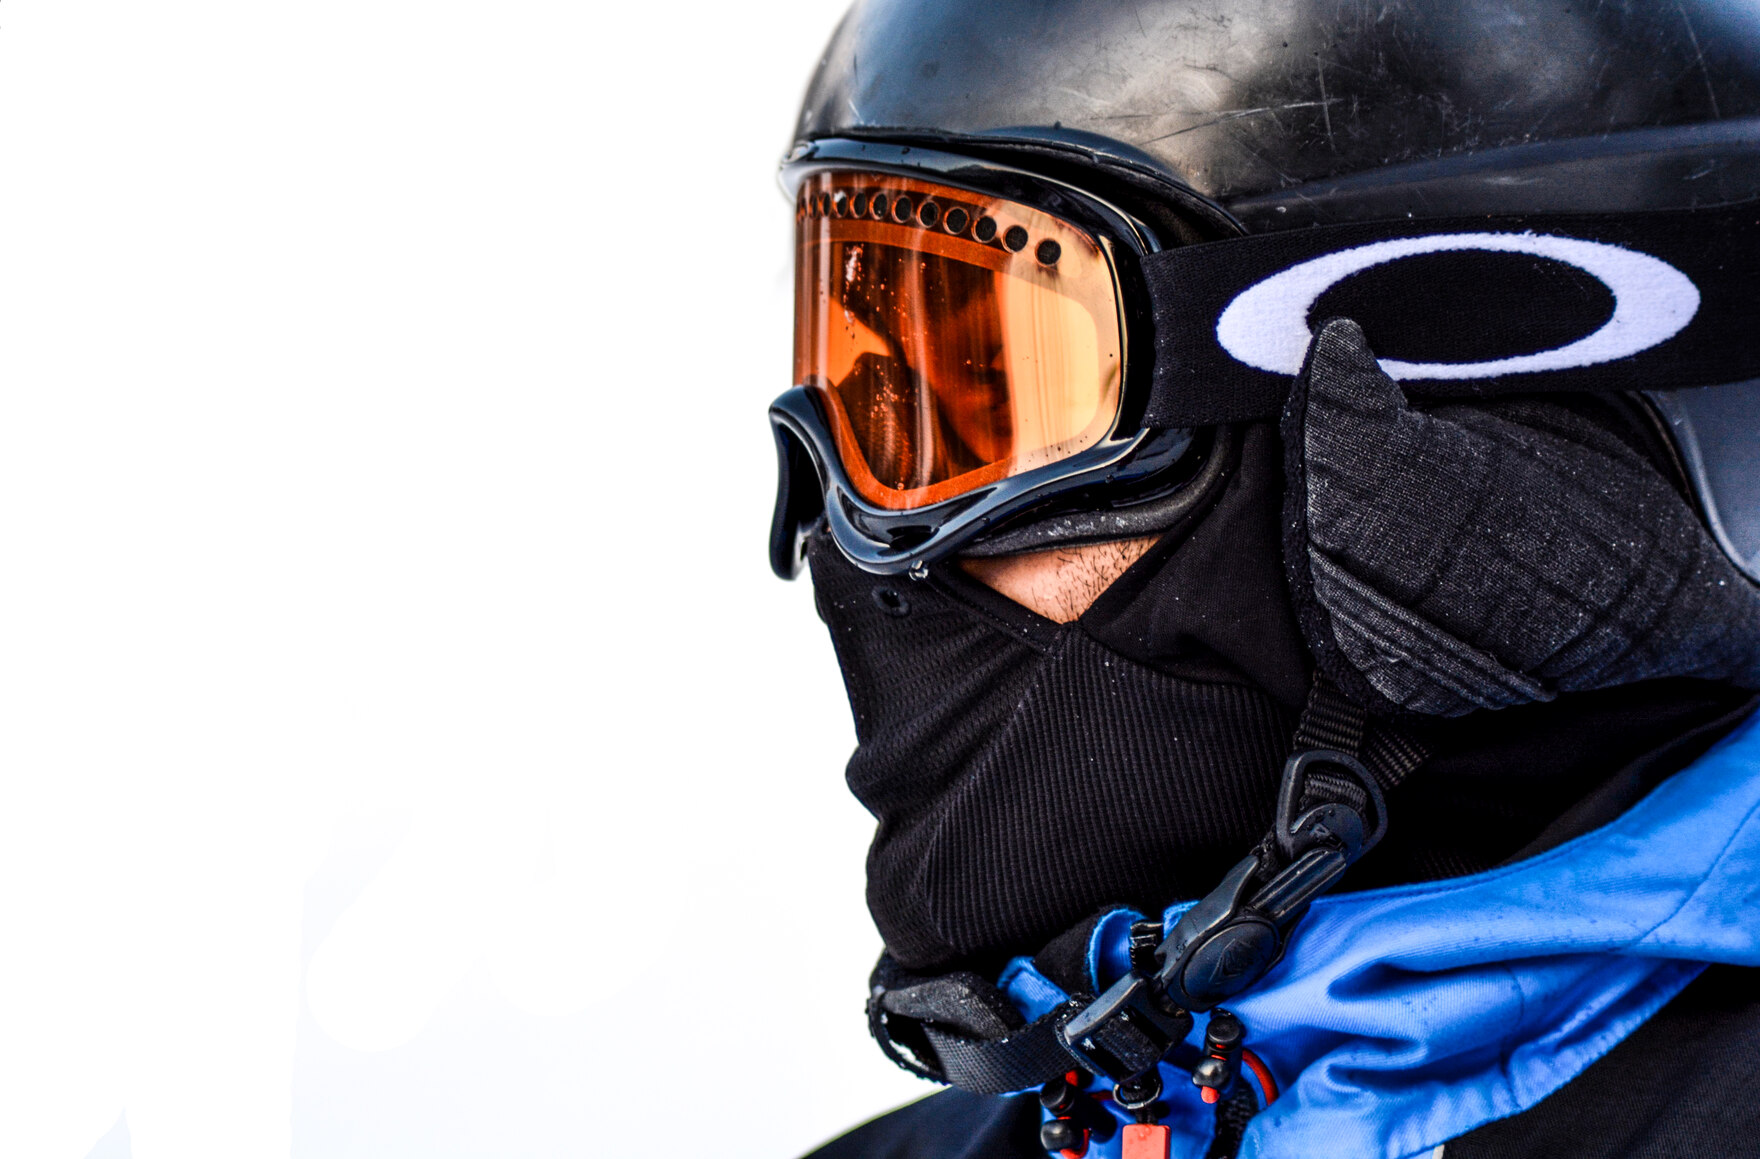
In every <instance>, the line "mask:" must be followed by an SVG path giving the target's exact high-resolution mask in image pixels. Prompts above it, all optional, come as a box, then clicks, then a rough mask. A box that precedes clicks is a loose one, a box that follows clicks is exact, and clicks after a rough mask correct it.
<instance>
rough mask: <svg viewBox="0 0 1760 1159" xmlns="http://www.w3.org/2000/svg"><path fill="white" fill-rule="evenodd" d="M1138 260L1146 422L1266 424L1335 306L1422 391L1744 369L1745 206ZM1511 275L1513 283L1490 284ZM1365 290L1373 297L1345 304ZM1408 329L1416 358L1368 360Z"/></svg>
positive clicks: (1310, 232)
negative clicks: (1147, 320)
mask: <svg viewBox="0 0 1760 1159" xmlns="http://www.w3.org/2000/svg"><path fill="white" fill-rule="evenodd" d="M1509 258H1515V259H1525V260H1522V261H1519V262H1518V264H1515V265H1512V264H1509V263H1508V262H1507V259H1509ZM1488 261H1489V262H1492V263H1498V264H1493V265H1488V264H1487V262H1488ZM1143 265H1144V274H1145V277H1146V280H1147V283H1148V288H1149V296H1150V304H1151V308H1152V311H1153V315H1154V326H1155V350H1154V357H1155V364H1154V377H1153V387H1152V391H1151V395H1150V399H1149V404H1148V409H1147V413H1146V416H1145V419H1144V425H1146V426H1150V427H1163V428H1165V427H1191V426H1207V425H1211V424H1215V423H1229V422H1246V421H1252V420H1256V419H1269V418H1274V417H1276V416H1277V415H1278V414H1279V413H1280V411H1281V410H1282V407H1283V400H1284V396H1285V394H1286V393H1287V392H1288V390H1289V385H1290V381H1291V379H1293V378H1294V377H1295V375H1296V374H1297V373H1298V372H1299V370H1300V368H1301V361H1302V355H1303V353H1304V352H1305V351H1306V349H1307V345H1308V342H1309V341H1310V340H1311V331H1312V330H1313V329H1314V328H1315V327H1316V326H1317V325H1318V324H1319V323H1320V322H1322V321H1324V320H1325V319H1326V318H1328V317H1332V316H1334V315H1343V316H1351V317H1354V318H1355V320H1356V321H1358V322H1359V323H1363V324H1364V326H1365V329H1366V330H1367V331H1368V338H1369V343H1370V345H1371V347H1372V348H1373V349H1375V350H1376V351H1377V353H1379V354H1381V356H1382V365H1383V368H1384V369H1386V370H1387V371H1388V373H1389V374H1390V375H1391V376H1392V377H1393V378H1395V379H1396V380H1398V381H1399V382H1400V385H1401V386H1402V387H1403V388H1404V389H1405V390H1406V391H1407V392H1408V393H1410V394H1412V395H1414V396H1416V397H1420V398H1487V397H1494V396H1498V395H1507V394H1532V393H1543V392H1551V391H1602V392H1608V391H1629V390H1669V389H1675V388H1680V387H1689V386H1707V385H1713V384H1724V383H1734V382H1740V381H1744V380H1747V379H1752V378H1760V342H1757V341H1755V324H1756V322H1757V321H1760V201H1750V202H1742V203H1740V204H1737V205H1728V206H1719V207H1714V208H1708V209H1687V210H1653V211H1647V212H1642V213H1621V214H1588V215H1564V214H1531V215H1523V216H1517V217H1509V216H1503V217H1497V216H1483V217H1471V218H1456V219H1439V220H1426V221H1422V222H1418V221H1414V222H1410V223H1399V222H1368V223H1360V224H1347V225H1334V226H1322V227H1317V228H1311V229H1298V230H1291V231H1288V232H1286V233H1269V234H1255V235H1253V236H1250V237H1241V238H1233V239H1230V240H1227V241H1219V242H1210V243H1206V244H1203V245H1194V246H1185V247H1180V248H1175V249H1169V250H1164V251H1162V252H1160V253H1157V254H1153V255H1151V256H1149V257H1148V258H1146V259H1145V260H1144V263H1143ZM1511 273H1513V274H1518V275H1523V276H1521V277H1520V279H1519V280H1511V281H1508V282H1504V281H1503V279H1502V278H1501V276H1500V275H1502V274H1511ZM1500 283H1502V284H1500ZM1549 287H1550V292H1548V288H1549ZM1537 290H1538V291H1539V292H1536V291H1537ZM1438 301H1446V302H1448V303H1451V304H1453V305H1454V307H1455V308H1452V309H1449V310H1448V311H1447V313H1448V314H1449V317H1446V318H1437V317H1435V316H1434V309H1435V304H1436V303H1437V302H1438ZM1365 302H1368V303H1373V304H1374V307H1373V308H1372V309H1370V310H1368V311H1363V310H1361V309H1360V308H1359V309H1353V306H1357V307H1360V305H1361V304H1362V303H1365ZM1426 303H1428V304H1429V306H1428V308H1427V307H1426ZM1365 313H1366V314H1369V315H1375V316H1379V317H1380V318H1382V319H1384V320H1385V321H1384V322H1383V323H1382V325H1381V327H1380V329H1381V330H1384V331H1385V332H1384V333H1378V332H1377V327H1376V326H1375V324H1374V322H1372V321H1370V322H1365V318H1364V317H1363V316H1360V315H1362V314H1365ZM1414 334H1416V335H1418V336H1419V338H1418V339H1417V340H1418V341H1419V342H1420V344H1421V346H1422V351H1421V353H1420V354H1414V355H1411V356H1409V360H1407V361H1399V360H1396V359H1393V358H1390V357H1389V355H1388V354H1387V353H1384V352H1390V351H1399V350H1401V349H1402V348H1405V349H1409V348H1410V347H1411V345H1412V343H1413V341H1414V337H1413V336H1414Z"/></svg>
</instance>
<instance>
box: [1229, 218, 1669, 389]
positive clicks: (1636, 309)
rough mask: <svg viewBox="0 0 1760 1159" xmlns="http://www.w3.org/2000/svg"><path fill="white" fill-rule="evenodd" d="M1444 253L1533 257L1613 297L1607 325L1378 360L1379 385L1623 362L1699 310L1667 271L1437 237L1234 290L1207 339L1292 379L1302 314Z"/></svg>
mask: <svg viewBox="0 0 1760 1159" xmlns="http://www.w3.org/2000/svg"><path fill="white" fill-rule="evenodd" d="M1451 250H1486V251H1489V252H1491V253H1513V254H1533V255H1534V256H1536V257H1542V258H1549V259H1551V260H1552V261H1555V262H1563V263H1564V264H1565V265H1569V266H1575V267H1576V268H1577V269H1579V270H1582V271H1583V272H1585V273H1587V274H1589V275H1590V276H1591V277H1593V278H1595V279H1596V280H1598V281H1599V282H1601V284H1602V285H1604V286H1606V287H1607V288H1608V290H1610V291H1611V292H1612V293H1613V317H1611V318H1609V319H1608V320H1607V321H1606V323H1605V324H1603V325H1602V326H1601V328H1600V329H1598V330H1596V331H1594V332H1593V333H1591V334H1588V335H1586V336H1584V337H1582V338H1579V339H1577V340H1576V341H1575V342H1571V343H1567V344H1566V345H1564V346H1557V347H1554V348H1553V349H1551V350H1542V351H1540V352H1539V353H1537V354H1519V355H1516V356H1514V357H1511V358H1497V359H1493V360H1491V361H1489V362H1399V361H1396V360H1394V359H1382V360H1381V369H1382V370H1384V371H1386V372H1387V374H1388V377H1390V378H1398V379H1421V378H1432V379H1437V378H1452V379H1459V378H1492V377H1495V376H1497V375H1502V374H1524V373H1528V372H1530V371H1536V370H1569V369H1572V368H1574V367H1578V366H1594V365H1596V364H1597V363H1602V362H1612V361H1613V360H1614V359H1616V358H1625V357H1626V356H1628V355H1631V354H1636V353H1638V351H1640V350H1648V349H1650V347H1652V346H1656V345H1658V344H1659V343H1662V342H1666V341H1668V340H1669V339H1670V338H1673V337H1674V336H1675V335H1676V334H1679V333H1680V332H1681V331H1682V330H1683V329H1685V328H1686V325H1687V323H1688V322H1691V321H1692V320H1693V315H1694V314H1696V313H1698V311H1699V288H1698V287H1697V286H1695V285H1693V283H1692V280H1691V279H1690V278H1688V277H1687V276H1686V275H1685V274H1683V273H1681V272H1680V271H1679V270H1677V269H1675V268H1674V267H1673V266H1671V265H1669V264H1668V263H1667V262H1665V261H1662V260H1660V259H1658V258H1653V257H1651V256H1650V255H1649V254H1641V253H1636V252H1634V251H1632V250H1628V249H1621V248H1620V247H1619V246H1615V245H1605V244H1603V243H1601V242H1593V241H1580V240H1578V239H1576V238H1569V237H1552V236H1547V235H1541V234H1532V233H1445V234H1437V235H1435V236H1433V237H1413V238H1403V239H1400V240H1398V241H1382V242H1375V243H1374V244H1372V245H1364V246H1357V247H1355V248H1353V249H1348V250H1340V251H1339V252H1338V253H1333V254H1326V255H1325V256H1323V257H1318V258H1314V259H1312V260H1310V261H1305V262H1303V263H1301V264H1300V265H1296V266H1291V267H1290V268H1289V269H1287V270H1284V271H1283V272H1282V273H1279V274H1273V275H1272V276H1271V277H1269V278H1266V279H1265V280H1264V281H1262V282H1259V283H1258V284H1256V285H1253V286H1249V287H1248V288H1247V289H1245V290H1243V291H1242V292H1241V293H1240V294H1239V295H1238V296H1236V298H1235V299H1234V301H1232V302H1230V303H1229V304H1228V308H1227V309H1226V310H1224V311H1223V312H1222V317H1220V318H1218V319H1217V320H1216V340H1217V341H1218V342H1220V343H1221V344H1222V348H1223V349H1224V350H1226V351H1228V352H1229V353H1230V354H1231V355H1233V356H1234V357H1235V358H1236V359H1238V360H1240V361H1241V362H1244V363H1246V364H1247V365H1248V366H1253V367H1257V368H1258V369H1260V370H1269V371H1271V372H1272V373H1273V374H1299V373H1300V372H1301V369H1302V359H1303V357H1304V356H1305V355H1306V354H1307V352H1308V343H1309V342H1310V341H1311V340H1312V338H1313V335H1312V334H1310V333H1309V332H1308V313H1309V311H1311V310H1312V309H1313V308H1314V303H1315V302H1317V301H1319V300H1320V295H1322V294H1324V293H1325V292H1326V291H1327V290H1330V289H1331V288H1332V287H1333V286H1336V285H1337V284H1338V283H1340V282H1342V281H1344V279H1346V278H1348V277H1350V276H1351V275H1352V274H1355V273H1358V272H1360V271H1362V270H1366V269H1369V268H1370V267H1371V266H1378V265H1382V264H1384V263H1386V262H1392V261H1398V260H1399V259H1400V258H1409V257H1416V256H1418V255H1419V254H1434V253H1444V252H1447V251H1451Z"/></svg>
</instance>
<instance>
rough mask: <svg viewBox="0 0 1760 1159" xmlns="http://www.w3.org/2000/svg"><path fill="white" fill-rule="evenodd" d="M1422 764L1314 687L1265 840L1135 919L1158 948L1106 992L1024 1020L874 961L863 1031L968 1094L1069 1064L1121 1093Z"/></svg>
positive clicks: (1209, 1004)
mask: <svg viewBox="0 0 1760 1159" xmlns="http://www.w3.org/2000/svg"><path fill="white" fill-rule="evenodd" d="M1426 755H1427V754H1426V753H1425V751H1424V749H1423V748H1422V746H1420V745H1419V744H1418V743H1417V742H1416V741H1414V740H1412V739H1411V738H1409V737H1407V736H1405V735H1404V734H1402V733H1399V732H1396V731H1394V730H1393V729H1391V728H1389V727H1387V726H1385V725H1382V724H1380V723H1374V724H1371V723H1370V722H1369V720H1368V718H1367V714H1366V713H1365V712H1364V711H1363V709H1362V708H1361V707H1360V706H1358V705H1357V704H1356V703H1355V702H1354V701H1352V700H1350V699H1349V698H1348V697H1346V696H1345V695H1344V694H1343V693H1342V692H1340V691H1339V690H1338V689H1337V688H1335V687H1333V686H1332V685H1331V684H1330V683H1329V682H1327V681H1326V680H1325V679H1324V678H1323V677H1322V678H1319V679H1317V680H1316V682H1315V684H1314V686H1313V688H1312V689H1311V690H1310V691H1309V694H1308V702H1307V705H1306V707H1305V708H1304V709H1303V711H1302V716H1301V721H1300V723H1299V724H1298V725H1297V727H1296V733H1295V739H1294V741H1293V742H1292V744H1291V755H1290V757H1289V760H1288V761H1287V762H1285V764H1284V769H1283V784H1282V786H1281V788H1280V790H1279V792H1278V798H1277V817H1276V820H1275V822H1274V824H1273V825H1272V828H1271V831H1270V832H1269V833H1267V834H1266V836H1265V837H1264V839H1263V840H1261V841H1260V842H1259V844H1258V845H1257V846H1255V847H1254V849H1253V851H1252V852H1251V853H1249V854H1248V855H1247V856H1246V857H1245V858H1243V859H1242V860H1241V861H1240V862H1238V863H1237V864H1236V865H1235V866H1234V867H1233V868H1232V869H1230V870H1229V871H1228V873H1227V874H1225V875H1224V876H1223V879H1222V882H1221V884H1219V885H1218V886H1217V887H1216V888H1215V889H1213V890H1211V891H1210V893H1209V894H1207V895H1206V896H1205V897H1204V898H1203V899H1202V900H1200V901H1199V902H1198V903H1197V904H1196V905H1194V906H1192V908H1191V909H1189V910H1187V911H1186V912H1185V914H1184V915H1183V916H1182V917H1181V918H1180V919H1179V921H1178V922H1176V923H1175V924H1174V927H1173V929H1172V930H1171V931H1162V930H1160V928H1159V925H1158V923H1138V926H1137V927H1136V928H1135V929H1133V935H1134V937H1136V938H1137V939H1139V940H1142V939H1145V938H1146V939H1147V941H1148V944H1147V945H1145V946H1144V947H1143V949H1144V950H1145V951H1147V950H1148V948H1149V945H1154V949H1153V951H1152V952H1144V953H1133V954H1132V966H1131V969H1130V971H1129V972H1128V973H1127V974H1125V975H1124V977H1122V978H1120V979H1119V980H1118V981H1117V982H1115V983H1113V984H1112V985H1111V986H1110V987H1108V988H1107V989H1106V991H1105V992H1104V993H1102V994H1100V995H1099V996H1098V997H1095V996H1093V995H1090V994H1074V995H1072V996H1071V997H1070V999H1069V1000H1068V1001H1067V1002H1064V1003H1063V1004H1061V1005H1060V1006H1058V1007H1056V1008H1055V1009H1053V1010H1052V1011H1050V1012H1049V1013H1047V1014H1045V1015H1043V1016H1042V1017H1040V1018H1038V1019H1036V1020H1035V1021H1033V1022H1031V1023H1029V1022H1027V1021H1026V1020H1025V1019H1024V1018H1023V1017H1022V1016H1021V1014H1020V1012H1019V1011H1018V1010H1016V1009H1015V1008H1014V1005H1013V1004H1012V1003H1011V1002H1010V1001H1009V1000H1008V998H1007V997H1006V996H1005V995H1003V994H1002V992H1001V991H1000V990H998V989H997V988H996V987H995V986H994V985H993V984H991V983H990V982H989V981H987V980H985V979H983V978H981V977H979V976H978V975H976V974H973V973H969V972H965V971H961V972H957V973H952V974H943V975H939V976H933V977H925V976H919V975H912V974H909V973H907V972H906V971H904V970H903V969H902V968H900V967H899V966H898V964H897V963H895V962H893V961H892V959H891V958H890V957H887V956H885V955H882V956H881V959H880V964H879V965H878V966H877V967H876V968H875V971H874V975H873V978H872V979H871V981H870V993H869V1000H868V1025H869V1029H870V1030H871V1031H872V1032H873V1035H874V1038H875V1040H876V1041H877V1042H878V1043H879V1044H880V1049H881V1050H882V1051H884V1052H885V1053H886V1056H887V1057H888V1058H890V1059H892V1060H893V1061H894V1062H896V1063H897V1064H898V1065H900V1066H902V1067H904V1068H905V1069H906V1070H908V1071H911V1072H912V1073H913V1074H918V1075H921V1076H922V1077H924V1078H928V1079H933V1080H935V1081H936V1082H943V1083H947V1084H949V1085H951V1086H955V1087H959V1088H960V1089H961V1090H966V1091H970V1092H972V1093H974V1094H1002V1093H1005V1092H1008V1091H1019V1090H1025V1089H1027V1088H1029V1087H1035V1086H1040V1085H1042V1084H1044V1083H1047V1082H1050V1081H1052V1080H1053V1079H1056V1078H1058V1077H1059V1076H1061V1075H1063V1074H1065V1073H1066V1072H1068V1071H1069V1070H1070V1068H1071V1065H1072V1063H1073V1064H1074V1065H1076V1066H1079V1067H1080V1068H1081V1069H1083V1070H1085V1071H1088V1072H1091V1073H1093V1074H1096V1075H1105V1076H1106V1077H1107V1078H1109V1079H1110V1080H1111V1081H1112V1082H1113V1083H1114V1084H1116V1085H1117V1087H1118V1088H1120V1089H1121V1090H1124V1091H1125V1092H1126V1093H1127V1094H1128V1093H1129V1091H1130V1090H1131V1089H1132V1085H1133V1084H1136V1085H1139V1086H1140V1085H1142V1084H1143V1083H1144V1082H1145V1081H1146V1080H1147V1079H1148V1078H1150V1077H1153V1072H1154V1070H1155V1067H1156V1065H1157V1064H1158V1063H1160V1062H1161V1061H1162V1059H1163V1058H1164V1057H1165V1056H1166V1055H1167V1054H1168V1053H1169V1052H1170V1051H1172V1050H1173V1049H1174V1048H1175V1047H1176V1046H1178V1045H1179V1044H1180V1043H1182V1042H1184V1040H1185V1038H1186V1036H1187V1035H1188V1034H1189V1033H1190V1032H1191V1029H1192V1025H1193V1020H1192V1012H1194V1011H1198V1012H1202V1011H1206V1010H1210V1009H1212V1008H1214V1007H1216V1006H1217V1005H1219V1004H1220V1003H1222V1002H1225V1001H1227V1000H1228V999H1230V998H1232V997H1234V996H1235V995H1237V994H1239V993H1241V992H1242V991H1244V990H1246V989H1247V988H1248V987H1249V986H1251V985H1253V983H1255V982H1257V981H1258V980H1259V979H1260V978H1261V977H1263V976H1264V975H1265V972H1266V971H1268V970H1270V969H1271V967H1272V966H1274V965H1276V963H1277V961H1278V959H1279V958H1281V957H1282V956H1283V950H1284V947H1285V946H1286V945H1287V944H1288V941H1289V935H1290V932H1291V930H1292V929H1293V928H1294V927H1295V925H1296V923H1297V922H1299V921H1300V920H1301V918H1302V915H1303V914H1305V913H1306V912H1307V910H1308V905H1309V903H1311V902H1312V901H1313V900H1314V898H1316V897H1318V896H1319V895H1320V894H1322V893H1324V892H1325V891H1326V890H1328V889H1330V888H1331V887H1332V886H1333V885H1334V884H1335V883H1336V882H1337V881H1338V879H1339V878H1340V877H1341V876H1343V874H1344V871H1345V870H1346V869H1347V868H1348V867H1349V866H1350V865H1351V864H1352V863H1353V862H1355V861H1356V860H1357V859H1358V858H1360V857H1361V856H1362V855H1363V854H1364V853H1367V852H1368V851H1369V850H1370V849H1372V848H1374V846H1375V844H1376V842H1378V841H1380V840H1381V837H1382V835H1383V834H1384V833H1385V832H1386V830H1387V807H1386V803H1385V799H1384V794H1385V792H1386V791H1387V790H1389V789H1392V788H1394V787H1395V786H1396V785H1398V784H1399V783H1400V782H1401V781H1403V780H1404V779H1405V777H1406V776H1407V774H1409V773H1410V772H1411V771H1412V770H1413V769H1415V768H1417V767H1418V765H1419V764H1421V763H1422V762H1423V760H1424V758H1425V756H1426ZM1157 937H1159V944H1158V945H1155V944H1154V942H1155V939H1156V938H1157ZM1156 1090H1157V1093H1158V1092H1159V1081H1158V1080H1157V1082H1156Z"/></svg>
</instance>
